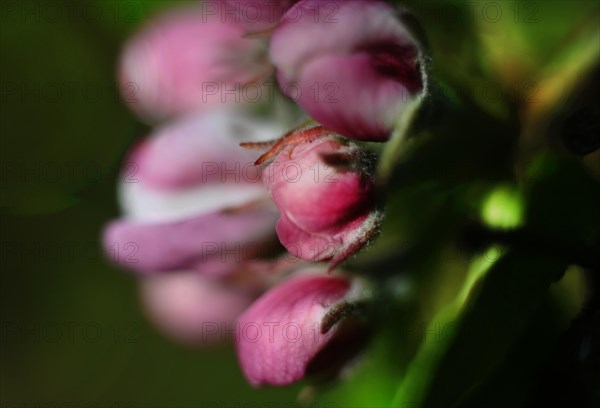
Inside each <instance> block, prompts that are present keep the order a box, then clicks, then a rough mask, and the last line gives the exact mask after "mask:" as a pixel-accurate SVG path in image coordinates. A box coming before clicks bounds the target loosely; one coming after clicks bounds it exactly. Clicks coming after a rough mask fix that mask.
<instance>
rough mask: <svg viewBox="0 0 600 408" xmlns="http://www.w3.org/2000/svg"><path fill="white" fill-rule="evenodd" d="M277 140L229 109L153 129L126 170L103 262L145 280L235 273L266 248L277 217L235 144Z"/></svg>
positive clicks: (249, 158)
mask: <svg viewBox="0 0 600 408" xmlns="http://www.w3.org/2000/svg"><path fill="white" fill-rule="evenodd" d="M280 133H281V129H279V128H277V127H276V126H275V125H266V124H264V123H260V122H256V121H253V120H251V119H250V118H248V117H244V116H243V115H242V114H240V113H239V112H236V111H232V110H219V111H213V112H210V114H202V115H194V116H191V117H188V118H184V119H181V120H179V121H177V122H174V123H172V124H169V125H166V126H164V127H161V128H159V129H158V130H156V131H155V132H154V134H153V135H152V136H150V137H149V138H147V139H146V140H145V141H143V142H142V143H141V144H140V145H138V146H137V147H136V148H135V149H134V151H133V153H132V154H131V155H130V158H129V159H128V161H127V162H126V163H125V165H124V168H123V172H122V175H121V178H120V186H119V190H120V199H121V204H122V207H123V210H124V217H123V218H122V219H120V220H117V221H114V222H113V223H111V224H109V225H108V226H107V228H106V230H105V233H104V245H105V248H106V250H107V252H108V253H109V255H110V256H112V257H113V260H114V261H116V262H119V263H121V264H122V265H123V266H125V267H128V268H131V269H134V270H137V271H140V272H143V273H153V272H159V271H171V270H180V269H193V270H198V271H199V272H200V273H203V274H205V275H218V276H221V275H226V274H228V273H230V272H231V271H232V270H235V269H236V268H238V267H239V263H240V262H241V261H242V260H243V259H244V258H245V257H247V256H249V255H253V252H252V251H254V250H255V249H256V247H257V245H258V244H259V243H267V242H269V239H270V237H271V236H272V235H273V233H274V223H275V220H276V218H277V211H276V210H275V208H274V206H273V205H272V204H271V203H270V202H269V200H268V194H267V192H266V191H265V189H264V187H263V186H262V183H261V178H260V173H259V172H257V171H256V169H255V168H254V166H253V161H254V156H253V154H252V153H251V152H248V151H245V150H244V149H242V148H240V147H239V145H238V144H239V142H240V141H242V140H246V138H254V139H256V138H259V139H260V138H271V137H274V136H275V135H278V134H280ZM265 245H266V244H265Z"/></svg>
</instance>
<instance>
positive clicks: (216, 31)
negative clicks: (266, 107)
mask: <svg viewBox="0 0 600 408" xmlns="http://www.w3.org/2000/svg"><path fill="white" fill-rule="evenodd" d="M244 32H245V29H244V28H243V27H242V26H241V25H239V24H236V23H235V22H234V21H232V20H230V19H229V20H224V21H221V20H220V19H219V18H217V17H216V16H208V15H207V14H206V12H205V10H204V9H203V8H202V7H201V6H192V7H183V8H179V9H175V10H174V11H173V12H171V13H168V14H165V15H161V16H159V17H158V18H156V19H155V20H154V21H151V22H150V23H149V24H148V25H147V26H146V27H145V28H143V29H142V30H141V31H140V32H139V33H137V35H135V36H134V37H133V38H132V39H131V40H130V41H129V43H128V44H127V45H126V47H125V49H124V50H123V53H122V56H121V61H120V67H119V78H120V85H121V92H122V94H123V97H124V99H125V101H126V102H127V103H128V104H129V106H130V107H131V108H132V109H133V110H134V111H135V112H136V113H137V114H138V115H140V116H141V117H142V118H145V119H149V120H156V119H162V118H165V117H170V116H173V115H178V114H182V113H189V112H191V111H194V110H197V109H202V108H205V107H208V106H212V105H218V104H223V103H233V102H239V101H244V100H246V99H248V101H251V102H256V100H254V99H253V98H254V97H255V94H262V91H261V92H260V93H259V92H258V91H256V92H254V93H249V94H251V96H248V97H244V98H242V97H240V93H241V91H242V90H243V87H244V86H246V85H248V84H250V83H254V82H259V81H262V80H263V79H265V78H266V77H268V76H269V75H270V73H271V70H272V68H271V66H270V65H269V64H268V62H267V60H266V58H265V45H264V44H263V42H261V41H259V40H254V39H247V38H244Z"/></svg>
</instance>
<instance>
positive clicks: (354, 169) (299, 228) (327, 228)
mask: <svg viewBox="0 0 600 408" xmlns="http://www.w3.org/2000/svg"><path fill="white" fill-rule="evenodd" d="M269 155H274V156H275V157H274V159H273V161H272V162H271V163H270V164H269V165H268V166H267V167H266V168H264V169H263V182H264V183H265V185H266V186H267V187H268V189H269V192H270V193H271V197H272V198H273V201H274V202H275V205H276V206H277V208H278V209H279V211H280V213H281V217H280V218H279V221H278V222H277V235H278V236H279V240H280V241H281V243H282V244H283V245H284V246H285V247H286V249H287V250H288V251H289V252H291V253H292V254H294V255H295V256H297V257H299V258H301V259H305V260H309V261H313V262H317V261H331V262H332V267H333V266H335V265H336V264H338V263H340V262H342V261H343V260H344V259H345V258H347V257H348V256H349V255H351V254H353V253H355V252H356V251H358V250H359V249H361V248H362V247H363V246H364V245H366V243H367V241H368V240H369V239H370V238H371V237H372V236H373V235H374V234H375V232H376V230H377V227H378V222H379V219H380V213H379V212H378V211H376V210H375V209H374V207H375V200H374V195H375V189H374V183H373V180H372V178H371V176H370V174H369V171H370V165H371V163H370V156H369V154H368V153H367V152H366V151H365V150H363V149H361V148H360V147H358V146H357V145H355V144H353V143H351V142H350V141H348V140H347V139H344V138H341V137H339V136H337V135H336V134H334V133H332V132H329V131H328V130H326V129H325V128H323V127H316V128H312V129H308V130H303V131H299V132H297V133H295V134H293V135H291V136H289V137H287V138H285V139H282V140H281V141H280V142H279V143H278V144H277V145H276V146H275V148H274V149H272V150H271V152H269V153H267V156H269Z"/></svg>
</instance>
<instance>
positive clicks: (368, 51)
mask: <svg viewBox="0 0 600 408" xmlns="http://www.w3.org/2000/svg"><path fill="white" fill-rule="evenodd" d="M270 57H271V60H272V62H273V63H274V65H275V67H276V68H277V76H278V80H279V84H280V86H281V88H282V90H283V92H284V93H285V94H287V95H288V96H290V97H291V98H293V99H295V100H296V101H297V102H298V104H300V106H302V108H303V109H304V110H305V111H306V112H307V113H308V114H310V115H311V116H312V117H313V118H314V119H316V120H317V121H318V122H320V123H321V124H323V125H324V126H325V127H327V128H330V129H332V130H334V131H336V132H339V133H341V134H342V135H344V136H347V137H350V138H353V139H358V140H366V141H380V142H381V141H386V140H387V139H388V138H389V134H390V132H391V130H392V128H393V126H394V123H395V121H396V119H397V117H398V115H399V113H400V112H401V111H402V110H403V109H404V107H405V106H406V105H407V103H408V102H409V101H411V100H413V99H414V98H417V97H419V96H421V94H422V92H423V89H424V79H423V77H422V73H421V68H420V64H421V60H422V58H423V57H422V56H421V54H420V51H419V47H418V45H417V42H416V41H415V39H414V38H413V37H412V36H411V34H410V33H409V31H408V30H407V28H406V27H405V26H404V24H403V23H402V22H401V21H400V19H399V18H398V14H397V12H396V11H395V10H394V8H392V6H390V5H388V4H386V3H384V2H381V1H369V0H353V1H341V0H301V1H300V2H298V3H297V4H296V5H295V6H293V7H292V8H291V9H290V10H289V11H288V12H287V13H286V15H285V16H284V17H283V19H282V23H281V24H280V25H279V26H278V27H277V28H276V29H275V31H274V32H273V35H272V38H271V44H270Z"/></svg>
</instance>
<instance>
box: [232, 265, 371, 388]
mask: <svg viewBox="0 0 600 408" xmlns="http://www.w3.org/2000/svg"><path fill="white" fill-rule="evenodd" d="M359 292H360V288H359V287H358V286H357V285H354V287H353V283H352V282H351V281H350V280H348V279H346V278H343V277H337V276H328V275H324V274H323V271H315V273H313V274H308V275H300V276H297V277H293V278H290V279H288V280H287V281H286V282H284V283H282V284H281V285H279V286H277V287H275V288H273V289H271V290H270V291H268V292H267V293H265V294H264V295H263V296H262V297H261V298H259V299H258V300H257V301H256V302H254V303H253V304H252V306H250V307H249V308H248V309H247V310H246V311H245V312H244V313H243V314H242V315H241V316H240V317H239V319H238V322H237V333H236V341H237V351H238V356H239V359H240V363H241V366H242V370H243V371H244V374H245V375H246V378H247V379H248V381H249V382H250V383H251V384H253V385H261V384H271V385H286V384H290V383H292V382H294V381H297V380H299V379H301V378H303V377H304V376H305V374H306V373H307V368H308V367H309V364H310V363H311V361H312V360H313V359H314V358H315V357H316V356H317V355H318V354H319V352H321V351H323V350H324V349H325V347H326V346H327V345H328V344H329V343H330V342H331V341H332V340H333V339H334V338H335V336H336V334H337V333H338V329H339V328H340V326H341V324H339V322H335V321H333V322H332V323H329V322H327V321H326V316H327V315H328V312H331V311H332V310H333V309H334V308H335V306H336V305H339V304H340V303H341V302H343V301H348V300H350V299H352V298H353V297H355V296H356V295H357V294H359ZM336 323H338V324H336ZM330 324H331V325H332V327H329V325H330Z"/></svg>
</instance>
